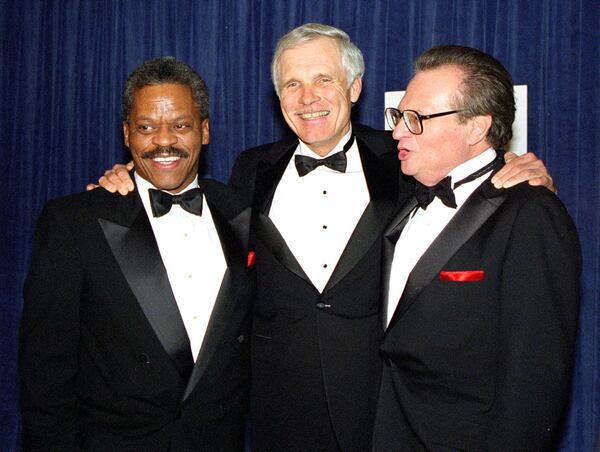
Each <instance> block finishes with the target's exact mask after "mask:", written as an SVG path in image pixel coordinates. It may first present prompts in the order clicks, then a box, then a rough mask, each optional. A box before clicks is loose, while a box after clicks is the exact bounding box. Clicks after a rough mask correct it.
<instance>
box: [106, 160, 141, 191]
mask: <svg viewBox="0 0 600 452" xmlns="http://www.w3.org/2000/svg"><path fill="white" fill-rule="evenodd" d="M128 168H129V169H131V168H133V163H132V162H129V163H128V164H127V165H122V164H116V165H115V166H113V167H112V168H111V169H109V170H106V171H105V172H104V176H102V177H101V178H100V179H99V180H98V183H99V184H100V186H101V187H103V188H104V189H105V190H108V191H109V192H111V193H115V192H119V193H120V194H121V195H126V194H127V193H129V192H130V191H133V188H134V185H133V180H132V179H131V176H130V174H129V170H128Z"/></svg>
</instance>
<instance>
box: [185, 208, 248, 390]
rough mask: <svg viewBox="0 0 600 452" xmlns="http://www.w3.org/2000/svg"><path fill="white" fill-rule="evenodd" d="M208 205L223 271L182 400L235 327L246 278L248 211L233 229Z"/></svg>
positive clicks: (239, 217)
mask: <svg viewBox="0 0 600 452" xmlns="http://www.w3.org/2000/svg"><path fill="white" fill-rule="evenodd" d="M208 204H209V205H210V212H211V215H212V217H213V221H214V223H215V227H216V229H217V233H218V234H219V240H220V241H221V247H222V249H223V254H224V256H225V261H226V262H227V269H226V270H225V274H224V275H223V280H222V281H221V287H220V289H219V293H218V294H217V298H216V300H215V305H214V307H213V311H212V313H211V315H210V319H209V321H208V325H207V328H206V334H205V335H204V339H203V341H202V346H201V347H200V351H199V352H198V356H197V358H196V364H195V365H194V369H193V371H192V375H191V377H190V379H189V381H188V384H187V386H186V389H185V391H184V393H183V397H182V401H183V400H185V399H186V398H187V397H188V396H189V395H190V393H191V392H192V391H193V390H194V388H195V387H196V385H197V384H198V381H200V379H201V378H202V375H203V374H204V372H205V371H206V368H207V367H208V365H209V363H210V362H211V360H212V359H213V357H214V354H215V351H216V350H217V348H218V346H219V344H220V343H221V342H222V341H223V340H224V339H223V336H224V334H225V332H226V331H228V329H231V328H236V325H232V324H231V319H232V312H233V310H234V309H235V307H236V306H237V304H238V298H239V296H240V295H239V292H240V287H242V283H243V281H244V278H245V277H246V276H245V272H246V266H245V264H246V259H245V256H243V252H244V250H245V248H243V247H242V240H243V237H245V236H246V235H247V231H248V229H249V221H250V216H249V214H248V212H246V211H244V212H242V213H241V214H240V215H241V216H238V217H236V218H234V219H233V220H232V221H233V222H234V223H235V225H236V226H235V228H233V227H232V225H231V224H230V222H228V221H227V219H226V218H225V217H224V216H223V215H222V214H221V213H220V212H219V210H218V208H216V207H215V206H213V204H212V203H211V202H210V201H208ZM236 228H237V230H236ZM236 233H241V235H236Z"/></svg>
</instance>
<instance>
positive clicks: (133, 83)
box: [121, 56, 208, 121]
mask: <svg viewBox="0 0 600 452" xmlns="http://www.w3.org/2000/svg"><path fill="white" fill-rule="evenodd" d="M165 83H177V84H180V85H184V86H189V88H190V89H191V90H192V96H193V97H194V104H195V105H196V107H197V108H198V113H199V114H200V118H202V119H204V118H208V90H207V89H206V83H204V80H202V77H200V76H199V75H198V73H197V72H196V71H194V70H193V69H192V68H191V67H190V66H188V65H187V64H185V63H184V62H183V61H179V60H177V59H175V58H174V57H171V56H165V57H160V58H154V59H152V60H147V61H144V62H143V63H142V64H140V65H139V66H138V67H137V68H135V69H134V71H133V72H132V73H131V74H130V75H129V77H127V81H126V82H125V87H124V88H123V97H122V99H121V114H122V116H123V120H124V121H126V120H127V118H128V116H129V113H130V112H131V106H132V105H133V97H134V95H135V92H136V91H137V90H139V89H141V88H143V87H145V86H151V85H163V84H165Z"/></svg>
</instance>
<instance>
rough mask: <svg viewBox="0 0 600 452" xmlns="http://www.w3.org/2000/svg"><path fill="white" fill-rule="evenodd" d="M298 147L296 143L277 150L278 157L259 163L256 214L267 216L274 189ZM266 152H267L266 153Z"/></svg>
mask: <svg viewBox="0 0 600 452" xmlns="http://www.w3.org/2000/svg"><path fill="white" fill-rule="evenodd" d="M297 146H298V142H295V143H294V144H293V145H288V146H287V147H285V148H283V150H281V149H279V155H278V156H274V157H273V158H271V160H263V161H261V162H260V163H259V164H258V166H257V168H256V180H255V184H254V196H253V208H254V211H255V213H256V214H260V213H264V214H265V215H268V214H269V210H270V208H271V201H273V195H274V194H275V189H276V188H277V185H278V184H279V181H280V180H281V177H282V176H283V173H284V171H285V169H286V167H287V165H288V163H289V162H290V159H291V158H292V155H293V154H294V151H295V150H296V147H297ZM267 152H268V151H267Z"/></svg>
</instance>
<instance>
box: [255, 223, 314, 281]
mask: <svg viewBox="0 0 600 452" xmlns="http://www.w3.org/2000/svg"><path fill="white" fill-rule="evenodd" d="M254 233H255V234H256V237H257V238H258V239H259V240H260V241H261V242H262V243H263V244H264V245H265V246H266V247H267V248H268V249H269V251H271V253H272V254H273V256H274V257H275V259H277V260H278V261H279V262H281V265H283V266H284V267H285V268H286V269H288V270H289V271H290V272H292V273H294V274H295V275H296V276H298V277H299V278H302V279H304V280H305V281H306V282H307V283H309V284H311V285H312V282H311V281H310V278H309V277H308V276H307V275H306V273H305V272H304V270H303V269H302V267H301V266H300V264H299V263H298V261H297V260H296V257H295V256H294V254H293V253H292V252H291V251H290V249H289V247H288V246H287V243H285V240H284V238H283V236H282V235H281V233H280V232H279V230H278V229H277V228H276V227H275V225H274V224H273V222H272V221H271V219H270V218H269V217H268V216H266V215H259V216H258V218H256V220H255V221H254Z"/></svg>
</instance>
